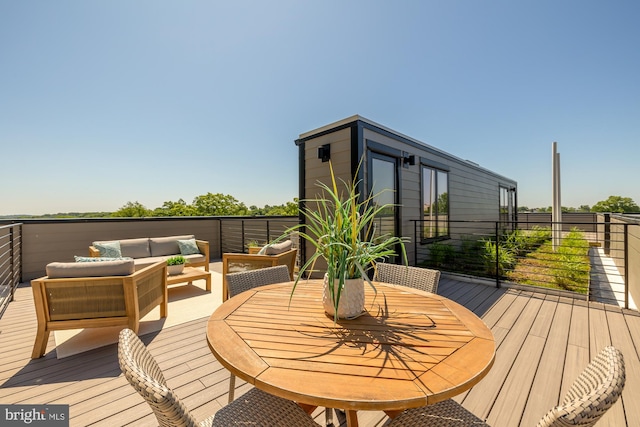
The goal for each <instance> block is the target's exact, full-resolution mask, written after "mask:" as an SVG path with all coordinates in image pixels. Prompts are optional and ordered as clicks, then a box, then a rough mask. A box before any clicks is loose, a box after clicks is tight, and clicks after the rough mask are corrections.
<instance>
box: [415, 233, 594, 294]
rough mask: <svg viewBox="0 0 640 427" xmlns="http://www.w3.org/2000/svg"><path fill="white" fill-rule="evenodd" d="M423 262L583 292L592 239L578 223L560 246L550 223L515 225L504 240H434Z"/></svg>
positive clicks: (585, 288) (471, 272)
mask: <svg viewBox="0 0 640 427" xmlns="http://www.w3.org/2000/svg"><path fill="white" fill-rule="evenodd" d="M422 265H423V266H425V267H431V268H437V269H439V270H442V271H449V272H454V273H462V274H468V275H472V276H479V277H491V278H495V277H496V275H497V276H498V277H499V278H500V279H501V280H506V281H511V282H515V283H521V284H526V285H533V286H542V287H546V288H554V289H562V290H568V291H573V292H579V293H583V294H586V293H587V292H588V290H589V271H590V261H589V242H588V241H587V239H586V238H585V237H584V234H583V232H582V231H580V230H578V229H577V228H573V229H572V230H571V231H570V232H568V233H563V236H562V238H561V241H560V244H559V246H558V248H557V250H555V251H554V250H553V244H552V241H551V229H550V228H549V227H533V228H532V229H531V230H514V231H511V232H508V233H504V234H503V235H502V236H501V237H500V238H499V239H496V238H495V237H492V238H489V237H482V238H474V237H473V236H466V237H464V238H462V239H461V240H459V241H457V242H453V241H442V242H434V243H432V244H430V245H429V259H428V260H427V261H425V262H424V263H423V264H422Z"/></svg>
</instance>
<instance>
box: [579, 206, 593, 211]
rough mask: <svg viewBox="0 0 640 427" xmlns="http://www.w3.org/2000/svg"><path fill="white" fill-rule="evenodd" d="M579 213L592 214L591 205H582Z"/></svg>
mask: <svg viewBox="0 0 640 427" xmlns="http://www.w3.org/2000/svg"><path fill="white" fill-rule="evenodd" d="M578 211H579V212H591V206H589V205H580V206H579V207H578Z"/></svg>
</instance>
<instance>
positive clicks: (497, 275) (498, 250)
mask: <svg viewBox="0 0 640 427" xmlns="http://www.w3.org/2000/svg"><path fill="white" fill-rule="evenodd" d="M499 225H500V222H499V221H496V288H500V270H499V269H500V234H498V229H499Z"/></svg>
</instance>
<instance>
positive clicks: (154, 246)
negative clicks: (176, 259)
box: [149, 234, 194, 257]
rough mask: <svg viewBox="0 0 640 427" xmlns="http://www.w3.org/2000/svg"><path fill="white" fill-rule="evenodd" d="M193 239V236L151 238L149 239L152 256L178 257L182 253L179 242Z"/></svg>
mask: <svg viewBox="0 0 640 427" xmlns="http://www.w3.org/2000/svg"><path fill="white" fill-rule="evenodd" d="M193 238H194V236H193V234H191V235H188V236H168V237H151V238H150V239H149V249H150V250H151V256H152V257H156V256H163V255H178V254H179V253H180V247H179V246H178V240H189V239H193Z"/></svg>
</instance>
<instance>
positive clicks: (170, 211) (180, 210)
mask: <svg viewBox="0 0 640 427" xmlns="http://www.w3.org/2000/svg"><path fill="white" fill-rule="evenodd" d="M195 211H196V210H195V208H194V207H193V206H191V205H188V204H187V202H185V201H184V200H182V199H179V200H178V201H177V202H171V201H168V202H164V203H163V204H162V207H160V208H156V209H154V211H153V216H194V215H195Z"/></svg>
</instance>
